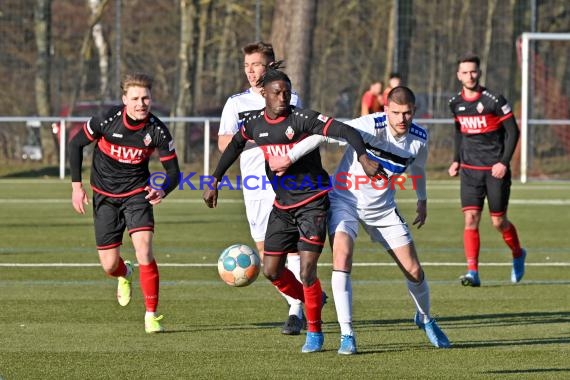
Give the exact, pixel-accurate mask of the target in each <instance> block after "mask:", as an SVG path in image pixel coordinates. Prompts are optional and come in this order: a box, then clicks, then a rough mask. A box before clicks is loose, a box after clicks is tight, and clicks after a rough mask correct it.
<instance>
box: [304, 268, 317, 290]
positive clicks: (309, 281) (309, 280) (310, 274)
mask: <svg viewBox="0 0 570 380" xmlns="http://www.w3.org/2000/svg"><path fill="white" fill-rule="evenodd" d="M315 281H317V273H316V271H312V270H301V282H302V283H303V285H304V286H311V285H313V284H314V283H315Z"/></svg>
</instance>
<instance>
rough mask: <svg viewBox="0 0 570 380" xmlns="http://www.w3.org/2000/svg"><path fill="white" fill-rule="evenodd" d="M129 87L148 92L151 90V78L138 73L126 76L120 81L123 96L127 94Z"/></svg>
mask: <svg viewBox="0 0 570 380" xmlns="http://www.w3.org/2000/svg"><path fill="white" fill-rule="evenodd" d="M129 87H144V88H148V89H149V90H150V89H152V77H151V76H150V75H147V74H145V73H138V72H135V73H129V74H126V75H125V76H124V77H123V80H122V81H121V90H122V91H123V95H126V94H127V90H128V89H129Z"/></svg>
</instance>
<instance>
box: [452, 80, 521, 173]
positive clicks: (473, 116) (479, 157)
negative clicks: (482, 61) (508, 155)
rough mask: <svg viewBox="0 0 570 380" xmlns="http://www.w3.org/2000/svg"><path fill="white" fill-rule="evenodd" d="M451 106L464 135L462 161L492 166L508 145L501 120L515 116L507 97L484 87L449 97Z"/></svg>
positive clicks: (475, 166)
mask: <svg viewBox="0 0 570 380" xmlns="http://www.w3.org/2000/svg"><path fill="white" fill-rule="evenodd" d="M449 107H450V108H451V112H452V113H453V116H454V119H455V122H456V126H457V128H459V130H460V132H461V135H462V138H461V146H460V150H459V151H460V160H461V165H462V166H465V167H470V166H472V167H474V168H490V167H491V166H493V165H494V164H496V163H497V162H499V161H500V160H501V158H502V156H503V151H504V148H505V128H504V127H503V125H502V122H503V121H504V120H506V119H508V118H510V117H514V116H513V112H512V110H511V106H510V105H509V103H508V102H507V100H506V99H505V98H504V97H503V96H502V95H499V94H495V93H493V92H491V91H489V90H488V89H486V88H483V91H482V92H479V93H478V94H477V96H475V97H474V98H466V97H465V95H464V94H463V92H460V93H459V94H457V95H456V96H454V97H453V98H451V99H450V100H449Z"/></svg>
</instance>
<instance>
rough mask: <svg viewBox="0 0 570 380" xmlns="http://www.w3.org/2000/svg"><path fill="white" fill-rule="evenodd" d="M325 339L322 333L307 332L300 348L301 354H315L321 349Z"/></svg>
mask: <svg viewBox="0 0 570 380" xmlns="http://www.w3.org/2000/svg"><path fill="white" fill-rule="evenodd" d="M324 341H325V337H324V335H323V333H322V332H307V338H306V339H305V345H304V346H303V348H301V352H305V353H306V352H317V351H321V350H322V349H323V343H324Z"/></svg>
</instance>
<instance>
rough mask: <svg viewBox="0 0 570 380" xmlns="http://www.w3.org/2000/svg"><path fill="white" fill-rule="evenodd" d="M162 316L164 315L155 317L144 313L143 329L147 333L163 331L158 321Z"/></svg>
mask: <svg viewBox="0 0 570 380" xmlns="http://www.w3.org/2000/svg"><path fill="white" fill-rule="evenodd" d="M163 318H164V315H159V316H158V317H155V316H154V315H145V317H144V331H146V332H147V334H154V333H161V332H164V327H162V325H161V324H160V321H161V320H162V319H163Z"/></svg>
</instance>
